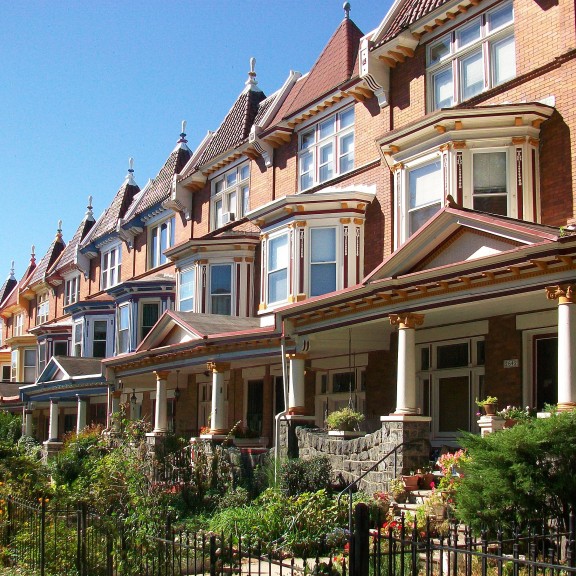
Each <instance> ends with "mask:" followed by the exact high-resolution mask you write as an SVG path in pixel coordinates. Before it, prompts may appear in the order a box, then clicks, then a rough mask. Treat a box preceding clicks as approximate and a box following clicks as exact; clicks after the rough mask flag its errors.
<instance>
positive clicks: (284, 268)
mask: <svg viewBox="0 0 576 576" xmlns="http://www.w3.org/2000/svg"><path fill="white" fill-rule="evenodd" d="M288 262H289V253H288V234H281V235H280V236H276V237H274V238H270V240H269V242H268V262H267V264H268V266H267V267H266V272H267V276H268V278H267V281H268V286H267V288H268V303H273V302H282V301H283V300H286V299H287V298H288Z"/></svg>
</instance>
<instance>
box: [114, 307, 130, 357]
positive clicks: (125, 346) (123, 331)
mask: <svg viewBox="0 0 576 576" xmlns="http://www.w3.org/2000/svg"><path fill="white" fill-rule="evenodd" d="M116 350H117V353H118V354H124V353H126V352H129V351H130V304H122V305H120V306H118V342H117V345H116Z"/></svg>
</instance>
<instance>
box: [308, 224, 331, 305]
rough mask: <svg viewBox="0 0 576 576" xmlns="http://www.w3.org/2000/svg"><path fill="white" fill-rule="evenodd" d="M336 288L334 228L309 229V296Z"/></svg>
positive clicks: (318, 294)
mask: <svg viewBox="0 0 576 576" xmlns="http://www.w3.org/2000/svg"><path fill="white" fill-rule="evenodd" d="M334 290H336V228H311V229H310V296H320V295H321V294H327V293H328V292H333V291H334Z"/></svg>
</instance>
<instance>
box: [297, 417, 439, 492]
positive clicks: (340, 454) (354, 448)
mask: <svg viewBox="0 0 576 576" xmlns="http://www.w3.org/2000/svg"><path fill="white" fill-rule="evenodd" d="M428 428H429V425H428V422H383V423H382V427H381V429H380V430H377V431H376V432H374V433H373V434H367V435H366V436H362V437H360V438H354V439H351V440H344V439H342V438H336V437H334V436H329V435H328V434H327V433H326V432H324V431H322V430H318V429H312V430H311V429H307V428H302V427H298V428H297V429H296V436H297V439H298V452H299V456H300V458H304V459H306V458H313V457H315V456H327V457H328V459H329V460H330V463H331V464H332V470H333V472H334V476H335V480H340V481H343V482H345V483H346V484H349V483H351V482H353V481H354V480H356V479H357V478H358V477H359V476H361V475H362V474H363V473H364V472H366V471H367V470H369V469H370V468H371V467H372V466H374V465H375V464H376V463H377V462H378V461H379V460H380V459H381V458H383V457H384V456H385V455H386V454H387V453H389V452H391V451H392V450H393V449H394V448H395V447H396V446H398V445H400V444H402V443H404V442H408V441H411V440H420V442H418V443H417V444H416V445H414V446H404V447H402V448H400V449H399V450H398V452H397V454H396V457H395V456H394V454H392V455H390V456H389V457H388V458H386V459H385V460H384V461H383V462H381V463H380V464H379V465H378V466H377V468H376V469H374V470H373V471H372V472H369V473H368V474H367V475H366V477H365V478H364V479H362V480H361V481H360V486H359V488H360V490H363V491H364V492H367V493H369V494H372V493H374V492H378V491H381V490H387V489H388V482H389V481H390V480H391V479H392V478H395V477H397V476H398V475H399V474H407V473H408V472H410V471H413V470H416V469H417V468H420V467H422V466H424V465H425V464H427V463H428V462H429V459H430V441H429V431H428Z"/></svg>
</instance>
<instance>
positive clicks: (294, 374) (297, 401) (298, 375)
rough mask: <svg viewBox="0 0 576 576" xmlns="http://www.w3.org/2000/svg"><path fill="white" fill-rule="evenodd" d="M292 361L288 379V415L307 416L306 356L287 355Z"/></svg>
mask: <svg viewBox="0 0 576 576" xmlns="http://www.w3.org/2000/svg"><path fill="white" fill-rule="evenodd" d="M286 357H287V358H288V360H289V361H290V376H289V379H288V414H299V415H301V414H305V413H306V409H305V405H306V391H305V387H304V382H305V381H304V362H305V359H306V355H305V354H286Z"/></svg>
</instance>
